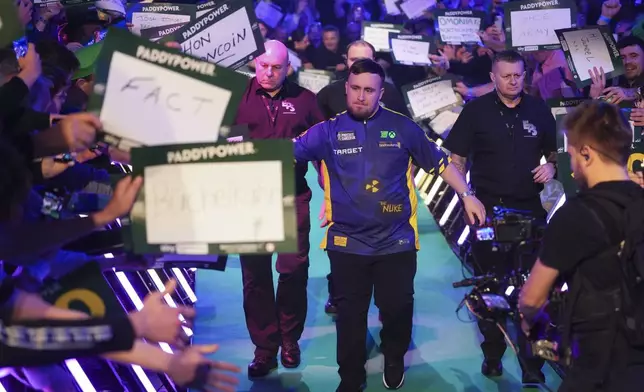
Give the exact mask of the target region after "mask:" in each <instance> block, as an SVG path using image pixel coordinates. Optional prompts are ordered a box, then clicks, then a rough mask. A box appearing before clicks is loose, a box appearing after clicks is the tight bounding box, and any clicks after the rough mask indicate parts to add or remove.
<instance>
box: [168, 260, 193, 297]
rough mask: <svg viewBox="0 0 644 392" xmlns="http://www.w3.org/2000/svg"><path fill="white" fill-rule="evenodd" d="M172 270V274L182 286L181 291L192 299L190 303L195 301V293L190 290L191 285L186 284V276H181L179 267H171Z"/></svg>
mask: <svg viewBox="0 0 644 392" xmlns="http://www.w3.org/2000/svg"><path fill="white" fill-rule="evenodd" d="M172 272H174V276H175V277H176V278H177V280H178V281H179V284H180V285H181V287H183V291H184V292H185V293H186V295H187V296H188V298H190V301H192V303H195V302H197V296H196V295H195V292H194V291H192V287H190V285H189V284H188V281H187V280H186V277H185V276H183V272H181V270H180V269H179V268H173V269H172Z"/></svg>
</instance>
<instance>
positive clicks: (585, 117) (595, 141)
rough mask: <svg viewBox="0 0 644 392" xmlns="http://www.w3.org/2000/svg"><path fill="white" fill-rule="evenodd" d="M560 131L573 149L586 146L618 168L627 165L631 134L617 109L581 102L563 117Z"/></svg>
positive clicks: (625, 120) (598, 102) (610, 106)
mask: <svg viewBox="0 0 644 392" xmlns="http://www.w3.org/2000/svg"><path fill="white" fill-rule="evenodd" d="M563 130H564V132H565V134H566V136H567V138H568V144H570V145H572V146H574V147H576V148H581V147H582V146H584V145H587V146H589V147H591V148H592V149H593V150H595V151H597V152H598V153H599V154H600V156H603V157H605V158H607V159H609V160H611V161H613V162H616V163H618V164H620V165H626V163H627V162H628V157H629V156H630V155H631V143H632V141H633V130H632V129H631V126H630V124H629V123H628V120H627V119H626V117H625V116H624V114H623V113H622V111H621V109H620V108H619V107H617V106H616V105H612V104H609V103H607V102H604V101H601V100H597V99H593V100H590V101H586V102H583V103H582V104H580V105H579V106H577V107H576V108H575V109H574V110H573V111H572V112H570V113H568V114H567V115H566V117H565V118H564V121H563Z"/></svg>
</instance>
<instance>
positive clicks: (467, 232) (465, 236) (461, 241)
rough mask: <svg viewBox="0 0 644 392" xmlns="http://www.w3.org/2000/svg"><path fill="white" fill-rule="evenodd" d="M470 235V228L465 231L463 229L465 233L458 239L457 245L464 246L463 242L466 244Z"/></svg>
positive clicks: (466, 227) (467, 227)
mask: <svg viewBox="0 0 644 392" xmlns="http://www.w3.org/2000/svg"><path fill="white" fill-rule="evenodd" d="M468 235H470V227H469V226H467V225H466V226H465V229H463V232H462V233H461V235H460V236H459V237H458V241H456V243H457V244H458V245H463V242H465V240H466V239H467V236H468Z"/></svg>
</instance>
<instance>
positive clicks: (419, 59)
mask: <svg viewBox="0 0 644 392" xmlns="http://www.w3.org/2000/svg"><path fill="white" fill-rule="evenodd" d="M389 44H390V47H391V55H392V57H393V59H394V62H395V63H397V64H405V65H431V61H430V60H429V51H430V49H431V41H430V38H429V37H427V36H424V35H403V34H398V33H389Z"/></svg>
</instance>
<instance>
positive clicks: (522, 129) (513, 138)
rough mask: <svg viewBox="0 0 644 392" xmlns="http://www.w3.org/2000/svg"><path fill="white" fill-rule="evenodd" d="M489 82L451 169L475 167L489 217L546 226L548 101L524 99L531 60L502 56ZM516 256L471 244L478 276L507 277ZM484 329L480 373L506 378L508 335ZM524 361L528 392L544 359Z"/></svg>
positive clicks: (460, 124) (455, 131)
mask: <svg viewBox="0 0 644 392" xmlns="http://www.w3.org/2000/svg"><path fill="white" fill-rule="evenodd" d="M490 78H491V79H492V82H493V83H494V85H495V91H493V92H491V93H489V94H486V95H484V96H482V97H480V98H477V99H475V100H473V101H471V102H470V103H468V104H467V105H466V106H465V107H464V108H463V111H462V112H461V114H460V116H459V117H458V120H457V121H456V123H455V124H454V127H453V128H452V130H451V131H450V133H449V135H448V137H447V140H446V141H445V144H444V146H445V148H447V149H448V150H449V151H450V153H451V159H452V163H454V164H455V165H456V166H457V167H458V168H459V169H460V170H461V171H462V172H463V173H465V172H466V171H467V170H466V167H467V166H469V164H470V163H471V168H470V178H471V186H472V189H473V190H474V191H475V192H476V195H477V197H478V198H479V200H481V202H482V203H483V204H484V205H485V208H486V210H487V211H488V216H492V215H493V213H492V209H493V207H495V206H501V207H504V208H509V209H515V210H521V211H529V212H530V213H531V215H532V216H534V217H535V218H537V219H543V220H544V221H545V217H546V212H545V210H544V209H543V207H542V206H541V200H540V196H539V192H540V191H541V190H542V189H543V184H544V183H546V182H548V181H550V180H551V179H552V178H553V177H554V174H555V165H554V161H553V160H554V158H555V157H556V147H557V146H556V144H557V141H556V124H555V120H554V117H553V116H552V114H551V113H550V109H549V108H548V107H547V106H546V104H545V103H544V102H543V101H542V100H540V99H538V98H535V97H532V96H529V95H525V94H524V93H523V87H524V78H525V62H524V59H523V57H521V55H520V54H519V53H517V52H515V51H505V52H500V53H498V54H497V55H496V56H495V58H494V61H493V64H492V72H491V73H490ZM543 156H545V157H548V163H546V164H541V163H540V162H541V158H542V157H543ZM551 159H552V160H551ZM468 161H469V162H468ZM473 231H474V230H473ZM514 253H515V252H514V250H511V251H510V252H501V251H498V250H497V249H496V248H495V247H493V246H492V244H491V242H489V241H488V242H476V241H473V243H472V255H473V256H474V270H475V271H474V272H475V274H477V275H483V274H488V273H494V274H495V275H499V276H504V275H506V274H508V273H509V272H510V271H512V270H514V269H515V268H516V267H517V266H515V265H514V264H515V261H516V260H515V254H514ZM524 267H526V266H524ZM527 267H529V266H527ZM478 326H479V329H480V331H481V334H482V335H483V343H482V344H481V349H482V350H483V354H484V357H485V360H484V362H483V365H482V367H481V373H483V374H484V375H485V376H488V377H496V376H500V375H501V374H502V373H503V366H502V363H501V359H502V357H503V354H504V352H505V350H506V343H505V341H504V335H503V333H502V332H501V331H500V329H499V328H498V327H497V325H496V324H495V323H490V322H487V321H479V323H478ZM524 338H525V336H521V339H520V342H519V343H520V345H521V346H524V345H525V343H526V342H525V339H524ZM520 352H525V350H524V349H521V350H520ZM521 357H523V358H520V364H521V368H522V370H523V383H524V384H526V386H529V385H532V384H539V383H541V382H543V381H544V379H545V377H544V375H543V373H542V372H541V367H542V366H543V361H541V360H538V359H534V358H528V357H527V356H525V355H521Z"/></svg>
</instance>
